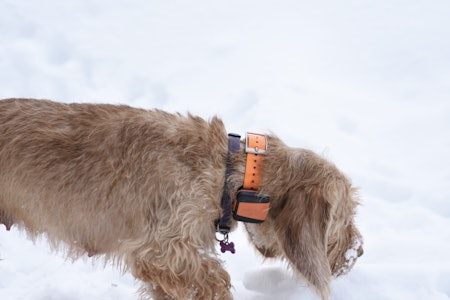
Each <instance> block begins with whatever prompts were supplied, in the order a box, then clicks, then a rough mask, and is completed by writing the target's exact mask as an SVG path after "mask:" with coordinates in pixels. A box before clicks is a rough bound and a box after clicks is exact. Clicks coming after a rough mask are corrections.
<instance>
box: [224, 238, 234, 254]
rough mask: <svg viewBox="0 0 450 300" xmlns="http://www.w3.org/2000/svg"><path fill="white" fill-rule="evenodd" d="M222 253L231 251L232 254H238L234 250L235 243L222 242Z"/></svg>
mask: <svg viewBox="0 0 450 300" xmlns="http://www.w3.org/2000/svg"><path fill="white" fill-rule="evenodd" d="M220 251H221V252H222V253H225V252H226V251H230V252H231V253H232V254H234V253H236V250H235V249H234V243H233V242H230V243H228V242H226V241H220Z"/></svg>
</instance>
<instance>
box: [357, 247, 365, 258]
mask: <svg viewBox="0 0 450 300" xmlns="http://www.w3.org/2000/svg"><path fill="white" fill-rule="evenodd" d="M363 254H364V249H363V248H362V247H359V248H358V257H361V256H362V255H363Z"/></svg>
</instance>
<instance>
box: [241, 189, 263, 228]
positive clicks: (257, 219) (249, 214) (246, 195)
mask: <svg viewBox="0 0 450 300" xmlns="http://www.w3.org/2000/svg"><path fill="white" fill-rule="evenodd" d="M269 208H270V198H269V197H268V196H265V195H259V194H258V193H257V192H256V191H254V190H246V189H240V190H239V191H238V193H237V195H236V199H235V200H234V203H233V218H234V219H235V220H237V221H242V222H248V223H262V222H264V220H265V219H266V217H267V214H268V212H269Z"/></svg>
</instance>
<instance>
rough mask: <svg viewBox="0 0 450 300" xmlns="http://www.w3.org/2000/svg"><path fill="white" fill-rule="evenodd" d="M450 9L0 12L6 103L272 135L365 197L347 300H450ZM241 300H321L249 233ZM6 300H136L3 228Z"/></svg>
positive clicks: (206, 6)
mask: <svg viewBox="0 0 450 300" xmlns="http://www.w3.org/2000/svg"><path fill="white" fill-rule="evenodd" d="M449 16H450V2H449V1H448V0H434V1H425V0H409V1H405V0H378V1H373V0H372V1H369V0H362V1H359V0H342V1H331V0H318V1H298V0H280V1H266V0H258V1H257V0H249V1H245V0H244V1H237V0H227V1H224V0H214V1H206V0H203V1H200V0H191V1H181V0H166V1H164V0H154V1H144V0H130V1H118V0H110V1H106V0H105V1H102V0H66V1H56V0H55V1H51V0H39V1H32V0H24V1H15V0H2V1H0V98H7V97H33V98H49V99H54V100H59V101H66V102H73V101H85V102H108V103H126V104H130V105H133V106H138V107H144V108H155V107H157V108H161V109H165V110H168V111H171V112H175V111H177V112H182V113H185V112H188V111H189V112H191V113H194V114H197V115H200V116H202V117H204V118H209V117H211V116H213V115H215V114H217V115H219V116H221V117H222V118H223V120H224V121H225V123H226V126H227V129H228V130H229V131H231V132H238V133H241V134H244V133H245V132H246V131H258V132H267V131H271V132H274V133H276V134H277V135H278V136H280V137H281V138H282V139H283V140H284V141H285V142H286V143H288V144H289V145H291V146H297V147H305V148H310V149H312V150H314V151H317V152H319V153H323V154H324V155H325V156H326V157H328V158H329V159H331V160H333V161H334V162H335V163H336V164H337V165H338V166H339V168H340V169H342V170H343V171H344V172H345V173H346V174H348V175H349V176H350V177H351V178H352V179H353V182H354V184H355V185H357V186H359V187H360V188H361V195H362V199H363V202H364V203H363V206H362V207H361V208H360V209H359V212H358V215H357V223H358V226H359V227H360V229H361V232H362V234H363V235H364V239H365V241H364V242H365V253H364V256H363V257H362V258H361V259H359V261H358V262H357V263H356V265H355V267H354V269H353V270H352V271H351V272H350V273H349V274H348V275H347V276H345V277H342V278H339V279H337V280H335V281H334V282H333V284H332V297H331V299H334V300H341V299H345V300H348V299H365V300H370V299H420V300H423V299H436V300H441V299H449V298H450V260H449V259H448V257H449V253H450V202H449V200H450V189H449V185H450V38H449V37H450V18H449ZM230 239H231V240H232V241H233V242H234V243H235V244H236V247H237V253H236V254H235V255H231V254H229V253H227V254H221V255H220V256H221V259H223V260H224V264H225V265H226V267H227V269H228V270H229V272H230V273H231V276H232V279H233V285H234V296H235V298H236V299H238V300H241V299H248V300H256V299H258V300H260V299H262V300H269V299H288V300H289V299H307V300H308V299H310V300H312V299H318V297H317V295H315V294H314V293H313V292H311V290H309V289H308V288H307V286H306V284H305V282H301V281H300V282H299V281H295V280H293V279H292V277H291V276H290V273H289V271H288V270H287V269H286V267H285V266H284V265H283V264H281V263H278V262H270V261H266V262H263V261H262V260H261V259H260V258H259V257H258V256H257V255H256V253H255V251H254V250H253V249H252V248H251V247H250V245H249V244H248V242H247V240H246V237H245V235H244V234H243V232H242V231H238V232H235V233H233V234H232V235H231V237H230ZM0 258H1V259H2V260H1V261H0V274H1V275H0V299H5V300H19V299H20V300H44V299H45V300H47V299H54V300H59V299H63V300H79V299H83V300H84V299H101V300H106V299H136V290H137V288H138V286H139V284H138V283H136V282H135V280H134V279H133V278H132V277H131V276H130V275H128V274H126V275H121V274H120V272H119V271H118V270H117V269H115V268H113V267H110V266H107V267H106V269H104V268H103V265H102V264H101V263H97V264H94V265H93V264H92V260H89V259H86V260H79V261H76V262H74V263H73V264H72V262H70V261H66V260H65V259H64V257H63V255H62V254H56V255H55V254H53V253H51V252H50V250H49V248H48V247H47V246H46V244H45V241H37V242H36V244H33V243H32V242H31V241H29V240H28V239H27V238H26V235H25V234H24V233H20V232H17V231H16V230H14V229H13V230H12V231H11V232H7V231H6V230H5V229H4V227H3V226H1V229H0Z"/></svg>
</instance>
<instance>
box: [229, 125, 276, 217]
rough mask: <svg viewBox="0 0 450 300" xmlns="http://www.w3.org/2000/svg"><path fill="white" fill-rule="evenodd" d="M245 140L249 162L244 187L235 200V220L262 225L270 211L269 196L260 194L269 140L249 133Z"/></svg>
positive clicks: (246, 166)
mask: <svg viewBox="0 0 450 300" xmlns="http://www.w3.org/2000/svg"><path fill="white" fill-rule="evenodd" d="M245 140H246V141H245V152H246V153H247V161H246V165H245V175H244V185H243V186H242V187H241V188H240V189H239V190H238V192H237V194H236V198H235V199H234V202H233V218H234V219H235V220H237V221H242V222H249V223H262V222H264V220H265V219H266V218H267V214H268V212H269V209H270V198H269V196H267V195H263V194H261V193H260V192H259V186H260V183H261V173H262V167H263V159H264V156H265V154H266V150H267V139H266V137H265V136H264V135H261V134H255V133H247V136H246V139H245Z"/></svg>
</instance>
